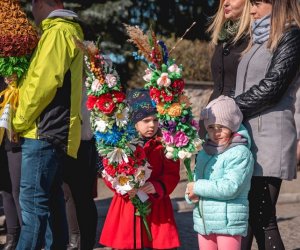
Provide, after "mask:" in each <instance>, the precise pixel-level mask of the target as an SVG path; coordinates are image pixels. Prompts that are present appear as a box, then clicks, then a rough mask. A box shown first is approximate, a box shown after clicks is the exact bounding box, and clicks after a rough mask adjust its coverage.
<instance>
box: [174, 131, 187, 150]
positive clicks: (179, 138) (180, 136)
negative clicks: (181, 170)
mask: <svg viewBox="0 0 300 250" xmlns="http://www.w3.org/2000/svg"><path fill="white" fill-rule="evenodd" d="M188 142H189V138H188V137H187V136H186V134H185V133H184V132H181V131H179V132H177V133H176V135H175V136H174V144H175V146H176V147H183V146H185V145H187V144H188Z"/></svg>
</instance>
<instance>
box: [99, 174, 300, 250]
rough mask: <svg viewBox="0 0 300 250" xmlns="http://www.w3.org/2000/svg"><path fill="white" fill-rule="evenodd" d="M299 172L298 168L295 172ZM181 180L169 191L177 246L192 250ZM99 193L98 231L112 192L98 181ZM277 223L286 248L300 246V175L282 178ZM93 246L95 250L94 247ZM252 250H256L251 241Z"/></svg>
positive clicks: (189, 216) (193, 242) (299, 248)
mask: <svg viewBox="0 0 300 250" xmlns="http://www.w3.org/2000/svg"><path fill="white" fill-rule="evenodd" d="M299 174H300V172H299ZM181 176H182V181H181V182H180V183H179V185H178V186H177V188H176V189H175V190H174V192H173V193H172V195H171V198H172V203H173V207H174V213H175V219H176V223H177V226H178V229H179V234H180V239H181V247H180V248H179V249H180V250H196V249H198V244H197V236H196V234H195V232H194V230H193V226H192V225H193V221H192V211H191V207H190V206H188V205H186V203H185V201H184V200H183V198H182V197H183V194H184V190H185V185H186V180H185V178H184V174H182V175H181ZM98 187H99V189H98V190H99V197H98V200H97V201H96V204H97V207H98V215H99V220H98V233H99V234H100V232H101V228H102V226H103V223H104V220H105V214H106V211H107V209H108V204H109V201H110V197H111V194H112V192H111V191H110V190H108V189H107V188H106V187H105V186H104V185H103V184H102V182H101V180H100V182H99V185H98ZM277 215H278V225H279V228H280V232H281V235H282V239H283V241H284V244H285V247H286V250H300V179H297V180H294V181H292V182H287V181H286V182H283V185H282V188H281V193H280V197H279V200H278V205H277ZM96 249H97V250H100V249H110V248H104V247H103V246H99V245H98V246H96ZM96 249H95V250H96ZM252 249H253V250H257V249H258V248H257V246H256V244H255V243H254V244H253V246H252Z"/></svg>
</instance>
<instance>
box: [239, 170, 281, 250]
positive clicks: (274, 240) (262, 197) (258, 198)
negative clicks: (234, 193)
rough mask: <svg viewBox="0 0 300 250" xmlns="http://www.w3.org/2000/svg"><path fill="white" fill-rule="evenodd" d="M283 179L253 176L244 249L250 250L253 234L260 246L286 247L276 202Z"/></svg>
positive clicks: (262, 247)
mask: <svg viewBox="0 0 300 250" xmlns="http://www.w3.org/2000/svg"><path fill="white" fill-rule="evenodd" d="M281 182H282V180H281V179H279V178H275V177H256V176H254V177H252V181H251V189H250V192H249V206H250V210H249V230H248V235H247V237H245V238H243V239H242V249H243V250H250V249H251V245H252V240H253V236H254V237H255V239H256V241H257V245H258V248H259V249H260V250H263V249H266V250H268V249H270V250H271V249H272V250H273V249H279V250H282V249H285V248H284V245H283V242H282V239H281V236H280V233H279V230H278V226H277V217H276V203H277V199H278V195H279V192H280V187H281Z"/></svg>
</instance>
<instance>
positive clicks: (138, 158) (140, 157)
mask: <svg viewBox="0 0 300 250" xmlns="http://www.w3.org/2000/svg"><path fill="white" fill-rule="evenodd" d="M134 159H135V162H136V164H138V165H139V166H140V165H142V164H143V163H144V160H145V159H146V154H145V151H144V149H143V148H142V147H141V146H137V147H136V149H135V151H134Z"/></svg>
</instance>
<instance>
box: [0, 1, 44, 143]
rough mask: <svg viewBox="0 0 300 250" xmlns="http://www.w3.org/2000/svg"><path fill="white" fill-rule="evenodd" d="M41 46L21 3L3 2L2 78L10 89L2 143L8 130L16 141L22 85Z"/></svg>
mask: <svg viewBox="0 0 300 250" xmlns="http://www.w3.org/2000/svg"><path fill="white" fill-rule="evenodd" d="M37 43H38V36H37V32H36V31H35V29H34V28H33V26H32V25H31V24H30V22H29V21H28V19H27V17H26V14H25V13H24V12H23V11H22V9H21V7H20V5H19V2H18V0H2V1H1V5H0V76H1V77H4V79H5V83H6V84H7V88H6V89H5V90H4V91H2V92H1V93H0V98H1V97H2V98H3V101H2V103H0V143H1V141H2V139H3V135H4V131H5V129H7V131H8V133H7V134H8V136H9V139H12V140H14V139H15V137H14V133H13V131H12V128H11V117H12V116H13V113H14V112H15V111H16V108H17V106H18V88H17V86H18V81H19V79H20V78H21V77H22V75H23V74H24V72H26V71H27V69H28V66H29V60H30V55H31V53H32V51H33V50H34V48H35V47H36V45H37Z"/></svg>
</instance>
